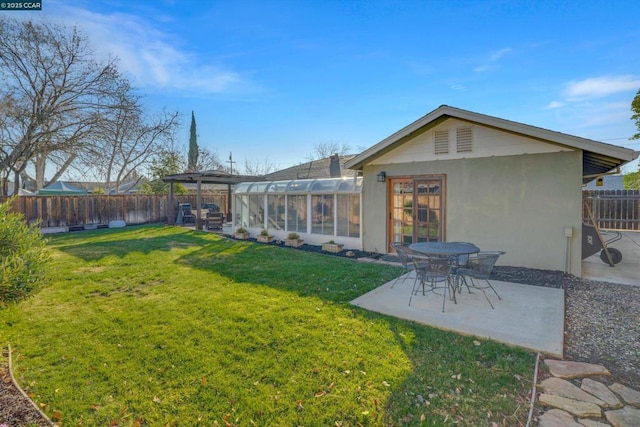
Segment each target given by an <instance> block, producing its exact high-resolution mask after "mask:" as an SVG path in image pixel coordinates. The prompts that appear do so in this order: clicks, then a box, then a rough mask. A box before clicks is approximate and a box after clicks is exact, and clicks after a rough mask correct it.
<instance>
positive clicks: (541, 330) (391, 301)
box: [351, 273, 564, 357]
mask: <svg viewBox="0 0 640 427" xmlns="http://www.w3.org/2000/svg"><path fill="white" fill-rule="evenodd" d="M412 274H413V273H408V275H409V276H407V279H406V280H399V281H398V282H397V283H396V285H395V286H394V287H393V288H392V287H391V286H392V284H393V282H389V283H386V284H384V285H383V286H380V287H378V288H376V289H374V290H373V291H371V292H369V293H366V294H364V295H362V296H360V297H358V298H356V299H355V300H353V301H351V304H353V305H356V306H358V307H362V308H364V309H367V310H371V311H375V312H378V313H383V314H387V315H389V316H394V317H398V318H401V319H406V320H411V321H414V322H417V323H422V324H425V325H429V326H433V327H436V328H439V329H444V330H449V331H454V332H458V333H461V334H464V335H471V336H476V337H478V338H488V339H492V340H495V341H498V342H502V343H505V344H509V345H514V346H518V347H523V348H526V349H529V350H533V351H540V352H542V353H545V354H548V355H552V356H555V357H562V352H563V335H564V291H563V290H561V289H552V288H544V287H539V286H529V285H521V284H517V283H506V282H498V281H491V283H492V284H493V286H494V288H495V289H496V291H497V292H498V293H499V294H500V296H501V297H502V300H498V298H497V297H496V296H495V295H494V294H493V292H491V290H489V293H487V295H488V296H489V298H490V299H491V301H492V303H493V305H494V306H495V309H494V310H492V309H491V306H490V305H489V303H488V302H487V300H486V299H485V297H484V295H483V294H482V291H477V290H475V291H473V293H472V294H469V293H468V292H467V290H466V289H465V290H463V292H462V294H459V295H458V297H457V300H458V303H457V304H454V303H453V301H451V300H447V302H446V307H445V312H444V313H443V312H442V296H441V295H435V294H433V293H427V295H426V296H423V295H422V294H421V293H420V294H418V295H416V296H414V297H413V299H412V301H411V306H409V297H410V294H411V289H412V287H413V283H414V276H412Z"/></svg>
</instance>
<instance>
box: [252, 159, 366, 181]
mask: <svg viewBox="0 0 640 427" xmlns="http://www.w3.org/2000/svg"><path fill="white" fill-rule="evenodd" d="M353 157H355V156H354V155H345V156H341V155H338V154H334V155H333V156H329V157H325V158H324V159H318V160H312V161H310V162H306V163H301V164H299V165H296V166H291V167H290V168H286V169H282V170H279V171H276V172H272V173H268V174H266V175H265V176H264V178H265V179H266V180H268V181H286V180H291V179H312V178H337V177H353V176H355V175H356V171H355V170H352V169H347V168H346V167H345V163H346V162H347V161H348V160H350V159H352V158H353ZM332 160H333V161H334V163H333V171H332V170H331V169H332Z"/></svg>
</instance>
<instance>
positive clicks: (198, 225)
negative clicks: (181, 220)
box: [196, 178, 202, 230]
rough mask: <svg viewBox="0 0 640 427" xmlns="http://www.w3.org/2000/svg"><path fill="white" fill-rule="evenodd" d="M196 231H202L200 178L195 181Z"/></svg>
mask: <svg viewBox="0 0 640 427" xmlns="http://www.w3.org/2000/svg"><path fill="white" fill-rule="evenodd" d="M196 230H202V178H198V181H196Z"/></svg>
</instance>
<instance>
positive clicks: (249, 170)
mask: <svg viewBox="0 0 640 427" xmlns="http://www.w3.org/2000/svg"><path fill="white" fill-rule="evenodd" d="M277 169H278V167H277V165H276V164H275V163H273V162H272V161H271V160H269V159H263V160H262V161H253V162H252V161H250V160H248V159H245V161H244V174H245V175H254V176H260V175H266V174H268V173H270V172H274V171H276V170H277Z"/></svg>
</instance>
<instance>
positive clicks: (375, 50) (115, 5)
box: [3, 0, 640, 172]
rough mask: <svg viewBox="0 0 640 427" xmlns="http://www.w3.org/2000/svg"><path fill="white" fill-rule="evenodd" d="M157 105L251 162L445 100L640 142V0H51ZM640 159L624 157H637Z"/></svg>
mask: <svg viewBox="0 0 640 427" xmlns="http://www.w3.org/2000/svg"><path fill="white" fill-rule="evenodd" d="M3 13H12V14H15V15H12V16H16V17H18V16H21V17H23V18H32V19H40V18H47V19H50V20H54V21H61V22H63V23H65V24H68V25H74V26H77V27H78V28H79V29H80V30H81V31H82V32H83V33H84V34H85V35H86V36H87V37H88V39H89V41H90V43H91V45H92V46H93V47H94V49H95V52H96V54H98V55H101V56H103V57H105V58H106V57H107V56H109V55H111V56H115V57H118V58H119V65H120V69H121V70H122V71H123V72H125V73H126V74H127V75H128V76H129V77H130V79H131V80H132V81H133V83H134V85H135V86H136V87H137V88H138V90H139V92H140V93H141V94H143V95H144V102H145V104H146V106H147V108H148V109H149V110H150V111H160V110H161V109H162V108H165V107H166V108H167V109H169V110H179V111H180V112H181V113H182V114H183V126H182V128H181V129H180V131H179V134H178V137H179V140H178V144H179V145H181V146H183V147H184V149H185V155H186V150H187V147H188V142H189V125H190V116H191V111H193V112H194V113H195V117H196V122H197V132H198V144H199V146H200V147H202V148H207V149H209V150H210V151H211V152H213V153H215V154H217V155H218V156H219V157H220V158H221V159H222V160H228V158H229V154H230V153H232V154H233V160H234V161H236V162H237V163H236V164H235V165H234V168H236V169H237V168H238V167H242V166H243V164H244V163H245V162H246V161H248V162H250V163H254V164H258V163H260V164H262V163H264V162H268V163H271V164H273V165H275V166H277V167H278V168H284V167H288V166H292V165H295V164H298V163H302V162H305V161H307V160H308V158H309V156H310V155H311V153H312V152H313V150H314V147H316V146H317V145H319V144H336V145H338V146H344V145H346V146H348V147H350V148H351V151H352V152H353V153H358V152H360V151H363V150H364V149H366V148H368V147H370V146H372V145H374V144H376V143H378V142H379V141H381V140H383V139H384V138H386V137H387V136H389V135H391V134H393V133H394V132H396V131H398V130H399V129H401V128H403V127H404V126H406V125H408V124H410V123H411V122H413V121H415V120H417V119H419V118H420V117H422V116H423V115H425V114H427V113H429V112H430V111H432V110H434V109H435V108H437V107H438V106H440V105H443V104H445V105H450V106H453V107H457V108H462V109H466V110H470V111H474V112H478V113H482V114H487V115H491V116H496V117H500V118H503V119H508V120H513V121H517V122H521V123H525V124H528V125H533V126H538V127H542V128H546V129H550V130H553V131H558V132H564V133H567V134H571V135H576V136H580V137H584V138H590V139H594V140H597V141H602V142H606V143H609V144H615V145H620V146H624V147H628V148H631V149H634V150H637V151H640V140H635V141H632V140H629V138H630V137H631V136H632V135H633V134H634V133H636V132H637V129H636V127H635V124H634V122H633V121H632V120H631V114H632V112H631V109H630V106H631V101H632V100H633V98H634V96H635V94H636V93H637V92H638V90H640V25H639V24H638V22H639V21H638V17H639V16H640V1H637V0H627V1H616V0H607V1H597V0H576V1H562V0H556V1H545V0H531V1H518V0H504V1H502V0H487V1H457V0H437V1H436V0H433V1H432V0H423V1H412V0H402V1H400V0H396V1H378V0H365V1H359V0H342V1H336V0H298V1H286V0H273V1H269V0H257V1H249V0H247V1H217V0H137V1H130V0H42V11H31V12H3ZM636 168H637V162H634V164H632V165H630V166H628V167H626V168H625V172H630V171H635V170H636Z"/></svg>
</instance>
